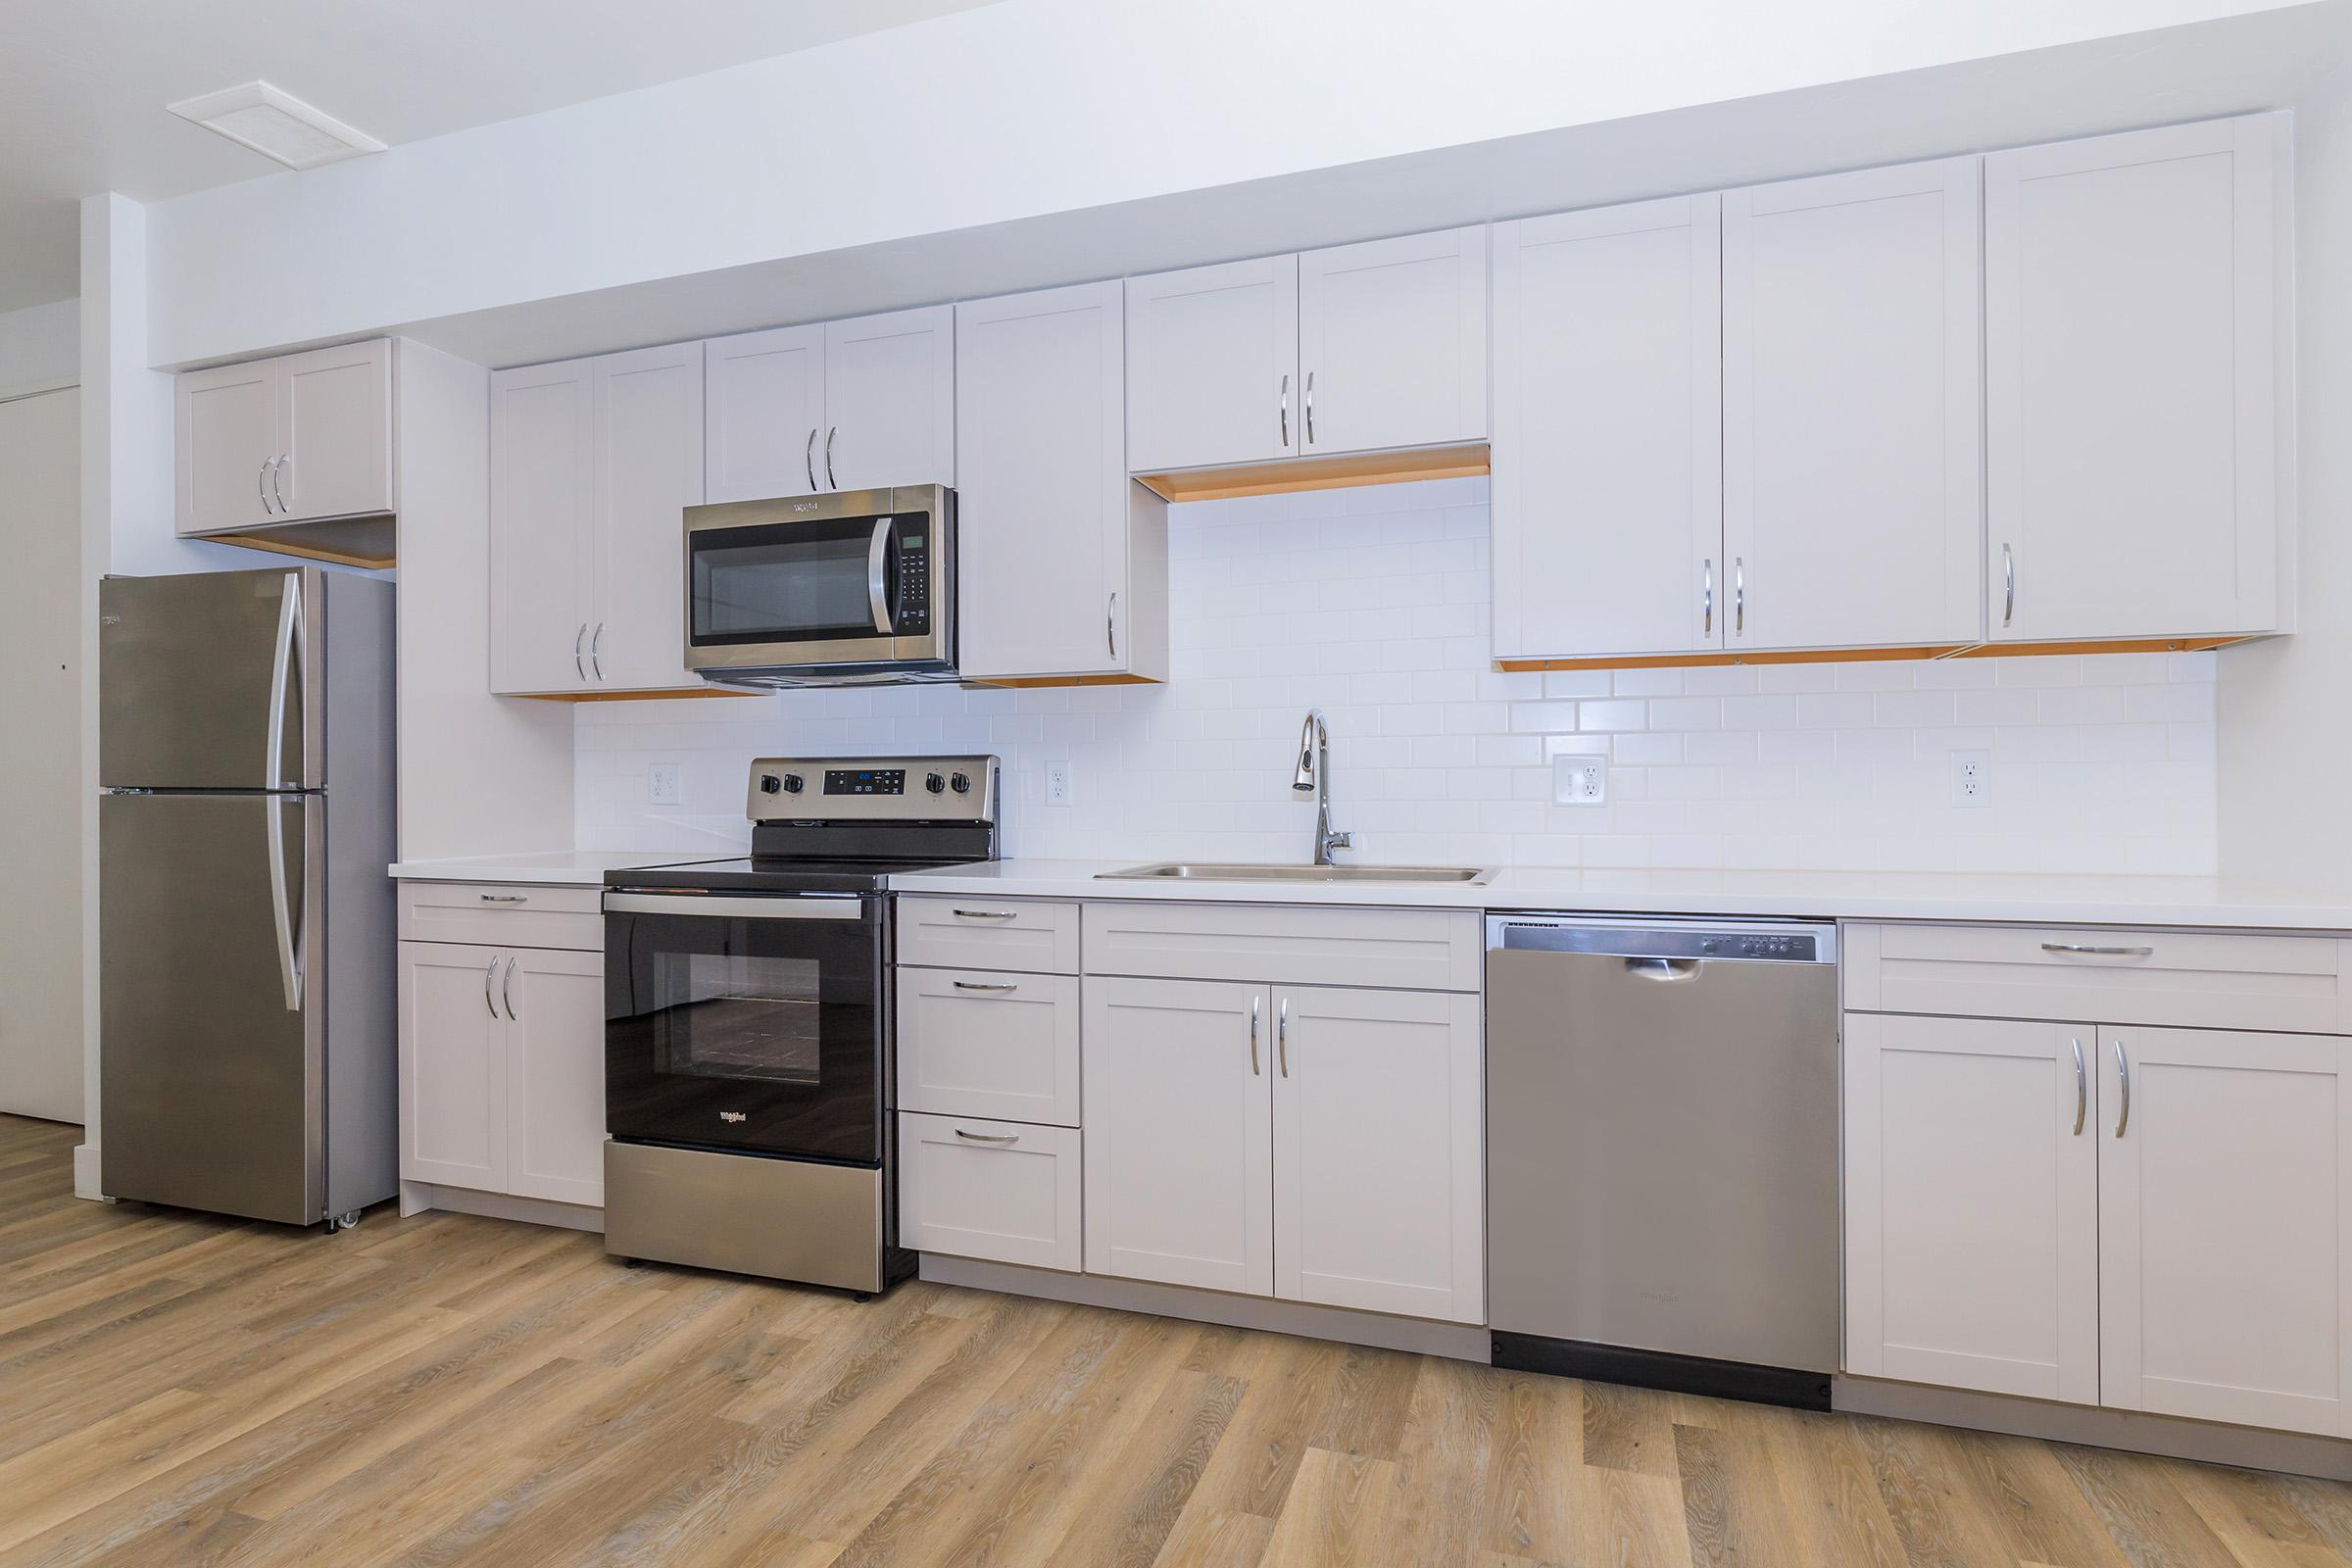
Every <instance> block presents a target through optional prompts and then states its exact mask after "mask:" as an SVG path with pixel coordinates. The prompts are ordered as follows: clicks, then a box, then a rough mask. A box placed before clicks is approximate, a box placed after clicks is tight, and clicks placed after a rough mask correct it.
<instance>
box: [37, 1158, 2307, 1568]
mask: <svg viewBox="0 0 2352 1568" xmlns="http://www.w3.org/2000/svg"><path fill="white" fill-rule="evenodd" d="M76 1137H77V1134H76V1132H75V1130H74V1129H71V1128H60V1127H54V1126H50V1125H48V1124H44V1123H39V1122H29V1121H24V1120H19V1119H16V1118H9V1117H0V1564H7V1565H15V1564H34V1563H39V1564H57V1563H99V1562H102V1563H106V1564H109V1565H121V1568H135V1565H140V1564H149V1563H220V1564H231V1563H310V1564H322V1565H333V1568H356V1565H365V1564H376V1563H385V1564H390V1563H436V1564H445V1563H493V1564H533V1565H535V1564H557V1565H571V1564H588V1563H642V1564H653V1563H660V1564H667V1565H702V1564H733V1565H752V1564H759V1565H774V1568H828V1565H830V1568H865V1565H874V1564H890V1565H894V1568H919V1565H924V1564H932V1563H942V1564H945V1563H956V1564H982V1563H1007V1564H1009V1563H1053V1564H1076V1565H1083V1568H1097V1565H1116V1564H1151V1563H1159V1564H1230V1565H1236V1568H1241V1565H1249V1564H1268V1565H1280V1568H1302V1565H1313V1564H1323V1563H1347V1564H1367V1565H1369V1564H1384V1565H1385V1564H1397V1565H1405V1568H1436V1565H1450V1564H1467V1563H1474V1564H1481V1565H1487V1568H1526V1565H1530V1564H1538V1563H1559V1564H1576V1565H1580V1568H1598V1565H1608V1568H1623V1565H1632V1564H1667V1563H1672V1564H1684V1563H1691V1564H1702V1565H1703V1564H1746V1565H1756V1568H1764V1565H1789V1568H1822V1565H1832V1564H1847V1563H1853V1564H1870V1565H1881V1568H1894V1565H1903V1564H1912V1565H1918V1568H1929V1565H1954V1568H1979V1565H2001V1568H2026V1565H2048V1568H2121V1565H2126V1564H2129V1565H2133V1568H2159V1565H2161V1568H2199V1565H2204V1564H2213V1565H2217V1568H2228V1565H2234V1568H2321V1565H2323V1564H2342V1563H2346V1562H2348V1561H2352V1489H2346V1488H2344V1487H2340V1486H2335V1485H2330V1484H2326V1483H2321V1482H2313V1481H2303V1480H2296V1479H2292V1478H2286V1477H2277V1476H2266V1475H2258V1474H2252V1473H2247V1472H2242V1471H2232V1470H2222V1469H2213V1468H2208V1467H2203V1466H2197V1465H2189V1464H2180V1463H2173V1462H2169V1461H2163V1460H2155V1459H2142V1458H2137V1457H2133V1456H2131V1455H2126V1454H2118V1453H2110V1452H2105V1451H2101V1450H2096V1449H2087V1448H2068V1447H2059V1446H2050V1445H2045V1444H2040V1443H2033V1442H2026V1441H2022V1440H2017V1439H2008V1438H1994V1437H1984V1436H1978V1435H1975V1434H1969V1433H1960V1432H1951V1431H1946V1430H1943V1429H1941V1428H1935V1427H1922V1426H1912V1425H1907V1424H1904V1423H1900V1422H1891V1421H1873V1420H1862V1419H1853V1418H1846V1417H1838V1416H1819V1415H1798V1414H1791V1413H1789V1412H1785V1411H1777V1410H1767V1409H1762V1408H1758V1407H1754V1406H1747V1405H1738V1404H1728V1403H1720V1402H1716V1401H1712V1400H1705V1399H1691V1398H1683V1397H1674V1396H1667V1395H1657V1394H1648V1393H1643V1392H1640V1391H1635V1390H1628V1389H1620V1388H1613V1387H1609V1386H1606V1385H1601V1384H1578V1383H1573V1382H1567V1381H1562V1380H1557V1379H1548V1378H1542V1377H1533V1376H1525V1375H1517V1374H1509V1373H1498V1372H1493V1371H1490V1370H1487V1369H1484V1368H1479V1367H1471V1366H1464V1365H1461V1364H1459V1363H1455V1362H1449V1361H1441V1360H1432V1359H1423V1358H1420V1357H1416V1356H1410V1355H1399V1354H1394V1353H1391V1352H1387V1351H1379V1350H1364V1349H1352V1348H1346V1347H1342V1346H1336V1345H1327V1344H1322V1343H1319V1342H1315V1341H1309V1340H1295V1339H1287V1338H1283V1337H1281V1336H1277V1335H1269V1334H1251V1333H1244V1332H1240V1331H1237V1330H1231V1329H1218V1328H1206V1327H1201V1326H1199V1325H1195V1324H1187V1323H1177V1322H1171V1321H1167V1320H1164V1319H1160V1318H1152V1317H1139V1316H1131V1315H1128V1314H1125V1313H1118V1312H1105V1311H1097V1310H1093V1309H1089V1308H1082V1307H1071V1306H1062V1305H1055V1304H1052V1303H1048V1302H1040V1301H1029V1300H1023V1299H1015V1298H1010V1297H1001V1296H992V1295H988V1294H985V1293H981V1292H973V1291H961V1290H956V1289H951V1288H947V1287H941V1286H932V1285H922V1284H912V1285H907V1286H902V1287H900V1288H899V1289H898V1290H896V1291H893V1292H892V1293H890V1294H889V1295H888V1296H886V1297H884V1298H882V1299H879V1300H876V1301H873V1302H870V1303H868V1304H865V1305H858V1304H856V1303H854V1302H852V1301H850V1300H849V1299H846V1298H844V1297H840V1296H834V1295H828V1294H824V1293H820V1292H814V1291H803V1290H795V1289H791V1288H789V1287H784V1286H777V1285H765V1284H758V1283H754V1282H750V1281H745V1280H737V1279H729V1278H722V1277H718V1276H713V1275H705V1274H696V1273H692V1272H689V1271H686V1270H682V1269H664V1268H657V1267H651V1266H649V1267H646V1268H642V1269H629V1268H624V1267H621V1266H619V1265H617V1264H614V1263H613V1262H610V1261H608V1260H607V1259H606V1257H605V1255H604V1253H603V1251H602V1250H601V1249H600V1247H599V1244H598V1242H597V1240H596V1239H595V1238H593V1237H586V1236H578V1235H572V1234H568V1233H564V1232H559V1231H548V1230H539V1229H534V1228H531V1227H528V1226H521V1225H508V1224H501V1223H497V1222H494V1221H488V1220H476V1219H468V1218H464V1217H460V1216H455V1215H428V1216H420V1217H418V1218H417V1219H414V1220H406V1221H404V1220H401V1219H398V1218H396V1217H394V1216H393V1215H392V1214H390V1213H389V1212H388V1211H382V1210H379V1211H377V1212H376V1213H373V1214H371V1215H369V1216H368V1220H367V1222H366V1223H365V1224H364V1225H363V1226H362V1227H361V1228H360V1229H359V1230H358V1231H355V1232H351V1233H348V1234H345V1235H341V1236H336V1237H331V1238H327V1237H320V1236H317V1235H306V1234H300V1233H294V1232H289V1231H285V1230H280V1229H277V1228H274V1227H267V1226H259V1225H242V1224H236V1223H232V1222H226V1221H221V1220H215V1219H208V1218H204V1217H202V1216H198V1215H191V1214H184V1213H178V1212H174V1211H169V1210H157V1209H146V1208H141V1207H138V1206H135V1205H131V1204H123V1205H121V1206H119V1207H108V1206H105V1205H101V1204H97V1203H87V1202H79V1201H75V1200H73V1198H72V1197H71V1196H70V1187H71V1179H70V1166H71V1157H70V1151H71V1149H72V1146H73V1143H74V1142H75V1141H76Z"/></svg>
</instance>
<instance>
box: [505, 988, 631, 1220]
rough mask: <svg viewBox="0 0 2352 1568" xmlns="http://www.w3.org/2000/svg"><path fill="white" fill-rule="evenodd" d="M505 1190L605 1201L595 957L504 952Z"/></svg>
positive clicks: (601, 1020)
mask: <svg viewBox="0 0 2352 1568" xmlns="http://www.w3.org/2000/svg"><path fill="white" fill-rule="evenodd" d="M506 981H507V984H506V985H505V986H504V987H503V988H502V996H501V998H500V1000H501V1001H502V1003H505V1004H506V1005H508V1006H510V1007H511V1008H512V1009H513V1012H512V1015H511V1016H510V1018H509V1019H508V1022H507V1039H506V1057H507V1118H506V1119H507V1157H506V1166H507V1191H508V1192H510V1193H512V1194H514V1195H515V1197H517V1198H546V1199H552V1200H554V1201H557V1202H560V1203H585V1204H587V1205H589V1206H590V1207H594V1208H601V1207H603V1206H604V1201H605V956H604V955H603V954H601V953H555V952H546V951H536V950H528V949H526V950H524V951H521V952H517V953H513V954H510V955H508V961H507V974H506Z"/></svg>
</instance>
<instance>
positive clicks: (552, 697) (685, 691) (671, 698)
mask: <svg viewBox="0 0 2352 1568" xmlns="http://www.w3.org/2000/svg"><path fill="white" fill-rule="evenodd" d="M511 695H513V696H515V697H525V698H528V699H530V700H531V701H532V702H534V703H652V702H662V703H676V702H684V701H686V700H687V699H689V698H696V697H765V696H768V695H769V693H767V692H763V691H761V692H742V691H736V690H734V689H732V688H731V687H725V686H687V687H680V688H676V689H661V690H654V691H642V692H515V693H512V694H511Z"/></svg>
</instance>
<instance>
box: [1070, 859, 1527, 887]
mask: <svg viewBox="0 0 2352 1568" xmlns="http://www.w3.org/2000/svg"><path fill="white" fill-rule="evenodd" d="M1494 875H1495V873H1494V871H1493V870H1492V869H1491V868H1481V867H1479V866H1474V865H1250V864H1240V863H1226V864H1218V863H1212V862H1195V861H1187V860H1170V861H1164V862H1162V863H1161V864H1158V865H1134V866H1129V867H1128V868H1127V869H1126V870H1124V871H1102V872H1098V873H1096V880H1098V881H1108V882H1126V881H1143V880H1147V879H1150V880H1160V879H1167V880H1183V881H1188V882H1448V883H1454V884H1458V885H1460V886H1464V887H1484V886H1486V884H1487V882H1488V881H1489V879H1491V878H1492V877H1493V876H1494Z"/></svg>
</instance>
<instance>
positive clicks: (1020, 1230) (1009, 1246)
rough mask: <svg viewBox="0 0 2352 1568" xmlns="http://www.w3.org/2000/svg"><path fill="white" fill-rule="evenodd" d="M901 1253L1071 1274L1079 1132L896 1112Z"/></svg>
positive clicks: (1074, 1266)
mask: <svg viewBox="0 0 2352 1568" xmlns="http://www.w3.org/2000/svg"><path fill="white" fill-rule="evenodd" d="M899 1245H900V1246H902V1247H911V1248H913V1249H914V1250H917V1251H923V1252H949V1253H953V1254H955V1255H956V1256H958V1257H981V1258H990V1259H993V1260H994V1261H996V1262H1000V1263H1026V1264H1029V1265H1032V1266H1033V1267H1037V1268H1057V1269H1065V1270H1069V1271H1073V1272H1074V1271H1075V1270H1076V1269H1077V1268H1078V1266H1079V1261H1080V1258H1079V1163H1078V1131H1077V1129H1076V1128H1073V1127H1037V1126H1032V1125H1030V1124H1028V1123H1025V1122H1010V1121H983V1120H980V1119H978V1118H975V1117H968V1116H926V1115H919V1114H916V1113H914V1112H911V1111H902V1112H900V1114H899Z"/></svg>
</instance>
